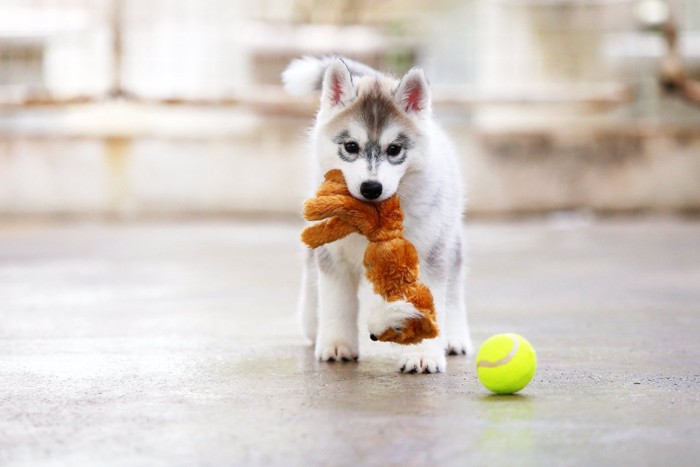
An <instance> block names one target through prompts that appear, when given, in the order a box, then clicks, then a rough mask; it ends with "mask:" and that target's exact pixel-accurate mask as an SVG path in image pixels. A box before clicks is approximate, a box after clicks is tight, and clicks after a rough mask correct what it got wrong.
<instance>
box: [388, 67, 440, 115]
mask: <svg viewBox="0 0 700 467" xmlns="http://www.w3.org/2000/svg"><path fill="white" fill-rule="evenodd" d="M394 99H395V100H396V104H398V106H399V107H401V109H403V111H404V112H406V113H407V114H414V115H420V116H422V115H426V116H427V115H430V107H431V104H430V87H429V86H428V80H426V79H425V75H424V74H423V69H422V68H411V69H410V70H408V72H407V73H406V74H405V75H404V77H403V78H402V79H401V83H400V84H399V87H398V89H397V90H396V94H394Z"/></svg>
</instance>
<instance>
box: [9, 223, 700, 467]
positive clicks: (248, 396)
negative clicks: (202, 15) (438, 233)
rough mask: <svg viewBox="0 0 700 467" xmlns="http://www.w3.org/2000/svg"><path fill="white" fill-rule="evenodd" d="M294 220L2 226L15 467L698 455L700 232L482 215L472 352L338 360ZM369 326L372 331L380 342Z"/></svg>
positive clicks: (628, 459)
mask: <svg viewBox="0 0 700 467" xmlns="http://www.w3.org/2000/svg"><path fill="white" fill-rule="evenodd" d="M300 226H301V225H300V224H298V223H292V222H290V223H283V222H257V223H256V222H189V223H145V224H127V225H125V224H59V225H56V224H51V225H45V224H44V225H42V224H36V223H31V224H30V223H18V222H14V223H7V222H6V223H4V224H2V225H0V464H2V465H26V466H30V465H31V466H35V465H119V466H123V465H144V466H146V465H147V466H158V465H188V466H189V465H305V466H310V465H358V464H367V465H426V464H430V465H435V466H437V465H440V466H442V465H697V462H698V458H700V404H699V402H700V346H699V345H698V340H699V338H700V223H698V222H688V221H679V220H675V221H674V220H664V219H661V220H659V219H657V220H637V221H629V220H628V221H606V222H602V223H594V224H592V225H580V226H576V225H571V224H570V223H563V224H562V223H559V222H554V223H552V222H542V223H537V222H521V223H508V224H499V223H473V224H470V225H469V226H468V228H467V232H468V235H469V237H470V239H471V250H472V253H471V257H472V260H471V274H470V282H469V284H470V293H469V306H470V312H471V323H472V331H473V338H474V341H475V344H477V345H479V344H480V343H482V342H483V341H484V340H485V339H486V338H487V337H488V336H489V335H491V334H494V333H497V332H502V331H514V332H519V333H521V334H523V335H524V336H526V337H527V338H528V339H529V340H530V341H531V342H532V344H533V345H534V347H535V348H536V349H537V351H538V356H539V369H538V372H537V374H536V376H535V378H534V380H533V382H532V383H531V385H530V386H528V387H527V388H526V389H525V390H524V391H523V393H522V395H519V396H490V395H488V393H487V391H486V390H485V389H483V388H482V387H481V386H480V384H479V383H478V381H477V380H476V377H475V373H474V369H473V360H472V359H466V358H460V357H451V358H450V360H449V363H448V371H447V373H446V374H442V375H401V374H398V373H396V372H395V371H394V366H393V357H392V353H393V349H392V348H391V347H390V346H389V345H388V344H379V343H372V342H370V341H369V339H367V340H366V341H364V342H363V343H362V349H361V350H362V352H363V355H362V359H361V362H360V363H359V364H352V363H348V364H339V363H338V364H321V363H318V362H316V361H314V358H313V355H312V350H311V348H310V347H308V346H307V345H305V343H304V341H303V340H302V339H301V337H300V334H299V333H298V332H297V329H296V324H295V321H294V318H293V314H294V305H295V301H296V293H297V283H298V280H299V266H298V264H299V262H298V259H299V258H300V256H301V254H300V251H301V250H300V247H299V245H298V240H297V238H298V232H299V229H300ZM362 334H363V335H364V333H362Z"/></svg>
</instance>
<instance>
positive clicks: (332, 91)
mask: <svg viewBox="0 0 700 467" xmlns="http://www.w3.org/2000/svg"><path fill="white" fill-rule="evenodd" d="M354 99H355V87H354V86H353V84H352V77H351V76H350V70H348V67H347V65H345V62H343V61H342V60H341V59H339V58H336V59H335V60H333V61H332V62H331V63H330V64H329V65H328V68H326V73H325V74H324V75H323V85H322V86H321V105H322V106H323V107H325V108H328V109H333V110H336V109H339V108H341V107H345V106H347V105H348V104H350V103H351V102H352V101H353V100H354Z"/></svg>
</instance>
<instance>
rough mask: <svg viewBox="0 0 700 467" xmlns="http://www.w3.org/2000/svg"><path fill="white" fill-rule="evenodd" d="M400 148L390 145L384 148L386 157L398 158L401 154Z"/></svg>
mask: <svg viewBox="0 0 700 467" xmlns="http://www.w3.org/2000/svg"><path fill="white" fill-rule="evenodd" d="M401 149H402V148H401V146H399V145H398V144H390V145H389V147H388V148H386V155H387V156H398V155H399V154H401Z"/></svg>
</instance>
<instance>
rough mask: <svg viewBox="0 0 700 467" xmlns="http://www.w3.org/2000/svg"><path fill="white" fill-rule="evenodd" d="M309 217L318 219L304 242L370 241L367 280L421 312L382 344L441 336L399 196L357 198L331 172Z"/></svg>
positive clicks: (315, 244) (389, 332)
mask: <svg viewBox="0 0 700 467" xmlns="http://www.w3.org/2000/svg"><path fill="white" fill-rule="evenodd" d="M304 217H306V219H307V220H318V221H321V222H319V223H316V224H313V225H310V226H308V227H306V228H305V229H304V231H303V232H302V236H301V238H302V241H303V242H304V243H305V244H306V245H308V246H309V247H311V248H317V247H319V246H321V245H323V244H326V243H329V242H333V241H336V240H339V239H341V238H343V237H345V236H347V235H349V234H351V233H353V232H356V233H359V234H361V235H364V236H365V237H367V239H368V240H369V244H368V246H367V250H366V251H365V257H364V260H363V264H364V266H365V272H366V276H367V278H368V279H369V281H370V283H371V284H372V286H373V288H374V292H375V293H377V294H378V295H381V296H382V297H383V298H384V300H386V301H387V302H399V301H403V302H405V303H406V304H409V305H408V306H411V305H412V306H413V307H415V309H416V310H417V311H418V312H419V313H420V317H419V318H410V319H406V320H405V321H404V322H403V323H402V328H401V329H397V328H389V329H387V330H386V331H384V332H383V333H382V334H381V335H379V336H376V337H377V339H378V340H381V341H389V342H396V343H399V344H415V343H418V342H420V341H422V340H423V339H429V338H433V337H436V336H437V335H438V333H439V330H438V326H437V319H436V315H435V307H434V304H433V297H432V295H431V293H430V290H429V289H428V288H427V287H426V286H425V285H424V284H422V283H420V282H418V253H417V252H416V249H415V247H414V246H413V245H412V244H411V243H410V242H409V241H408V240H406V239H405V238H404V237H403V233H402V232H403V213H402V211H401V206H400V202H399V199H398V196H396V195H394V196H392V197H391V198H389V199H387V200H385V201H382V202H379V203H365V202H362V201H359V200H357V199H355V198H354V197H353V196H351V195H350V192H349V190H348V188H347V185H346V184H345V179H344V178H343V174H342V173H341V172H340V171H339V170H332V171H330V172H328V173H326V175H325V181H324V182H323V183H322V184H321V186H320V187H319V189H318V191H317V196H316V197H315V198H312V199H309V200H307V201H306V202H305V203H304Z"/></svg>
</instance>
